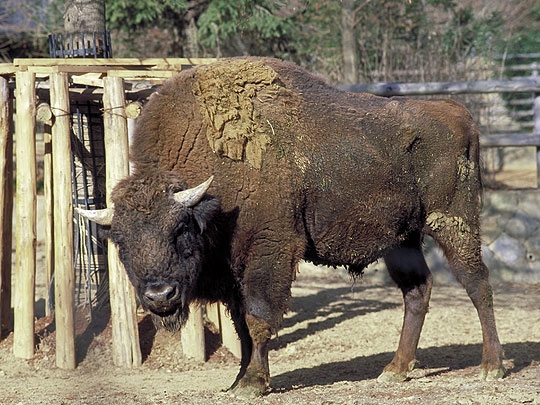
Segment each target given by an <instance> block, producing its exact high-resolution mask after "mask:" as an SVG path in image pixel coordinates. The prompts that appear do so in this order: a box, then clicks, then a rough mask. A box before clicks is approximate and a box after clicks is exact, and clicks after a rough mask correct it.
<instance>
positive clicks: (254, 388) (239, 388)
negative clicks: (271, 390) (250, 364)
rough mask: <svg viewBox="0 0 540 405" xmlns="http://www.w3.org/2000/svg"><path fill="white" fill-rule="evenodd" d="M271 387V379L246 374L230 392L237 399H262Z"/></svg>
mask: <svg viewBox="0 0 540 405" xmlns="http://www.w3.org/2000/svg"><path fill="white" fill-rule="evenodd" d="M269 385H270V384H269V379H268V378H266V377H265V376H261V375H249V374H246V375H245V376H244V377H242V378H241V379H240V380H238V381H236V382H235V383H234V384H233V386H232V387H231V388H229V391H228V392H229V394H230V395H232V396H233V397H236V398H242V399H254V398H259V397H261V396H262V395H263V394H264V393H265V392H266V390H267V389H268V387H269Z"/></svg>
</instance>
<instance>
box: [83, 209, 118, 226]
mask: <svg viewBox="0 0 540 405" xmlns="http://www.w3.org/2000/svg"><path fill="white" fill-rule="evenodd" d="M75 211H77V213H78V214H79V215H81V216H83V217H85V218H87V219H89V220H90V221H94V222H95V223H97V224H100V225H111V223H112V218H113V214H114V209H113V208H105V209H102V210H84V209H82V208H78V207H75Z"/></svg>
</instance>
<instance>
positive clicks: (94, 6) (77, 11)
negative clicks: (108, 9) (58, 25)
mask: <svg viewBox="0 0 540 405" xmlns="http://www.w3.org/2000/svg"><path fill="white" fill-rule="evenodd" d="M64 30H65V33H66V34H68V35H69V34H79V33H83V34H85V35H86V34H92V33H93V32H105V0H66V9H65V12H64Z"/></svg>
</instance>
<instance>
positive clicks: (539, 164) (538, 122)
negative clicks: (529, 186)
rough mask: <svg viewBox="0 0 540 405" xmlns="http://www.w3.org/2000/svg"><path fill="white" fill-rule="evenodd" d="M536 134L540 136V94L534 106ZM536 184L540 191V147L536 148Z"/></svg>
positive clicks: (535, 98)
mask: <svg viewBox="0 0 540 405" xmlns="http://www.w3.org/2000/svg"><path fill="white" fill-rule="evenodd" d="M533 119H534V129H533V131H534V134H535V135H540V93H535V95H534V104H533ZM536 182H537V185H538V188H539V189H540V147H538V146H537V147H536Z"/></svg>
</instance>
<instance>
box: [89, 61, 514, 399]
mask: <svg viewBox="0 0 540 405" xmlns="http://www.w3.org/2000/svg"><path fill="white" fill-rule="evenodd" d="M130 153H131V160H132V162H133V167H134V172H133V174H132V175H130V176H129V177H127V178H125V179H124V180H122V181H120V182H119V183H118V185H117V186H116V187H115V189H114V191H113V193H112V195H111V200H112V202H113V204H114V206H113V207H109V208H107V209H106V210H104V211H100V212H93V213H90V212H82V213H83V214H84V215H87V216H90V217H92V218H94V219H95V220H96V221H97V222H100V223H101V224H102V225H106V226H107V227H105V231H106V233H107V236H108V237H109V238H110V239H111V240H112V241H113V242H114V243H115V244H116V245H117V246H118V249H119V255H120V258H121V261H122V263H123V264H124V266H125V269H126V271H127V274H128V275H129V278H130V280H131V282H132V283H133V285H134V287H135V289H136V291H137V294H138V298H139V300H140V303H141V304H142V306H143V307H144V308H146V309H148V310H149V311H150V312H151V313H152V314H153V316H154V317H155V319H156V323H157V324H159V325H162V326H163V327H165V328H167V329H169V330H178V329H179V328H181V326H182V325H183V324H184V322H185V321H186V319H187V317H188V315H189V304H190V303H191V302H202V303H204V302H215V301H221V302H223V303H224V304H225V305H226V306H227V308H228V311H229V312H230V314H231V317H232V319H233V321H234V325H235V328H236V331H237V333H238V336H239V338H240V341H241V346H242V358H241V367H240V372H239V374H238V376H237V378H236V381H235V382H234V384H233V385H232V387H231V390H232V392H233V393H234V394H238V395H241V396H253V395H261V394H263V393H264V392H265V391H266V390H267V389H268V387H269V384H270V372H269V367H268V344H269V340H270V339H271V337H272V335H273V334H274V333H275V332H276V331H277V329H278V327H279V325H280V321H281V319H282V316H283V314H284V313H285V312H286V311H287V309H288V304H289V300H290V295H291V283H292V282H293V280H294V278H295V273H296V271H297V267H298V263H299V261H301V260H302V259H305V260H308V261H311V262H313V263H315V264H325V265H329V266H338V265H343V266H347V267H348V269H349V271H350V273H351V274H352V275H353V276H356V275H360V274H361V273H362V271H363V269H364V268H365V267H366V266H367V265H368V264H370V263H372V262H373V261H375V260H377V259H379V258H384V261H385V263H386V266H387V268H388V271H389V273H390V276H391V278H392V279H393V280H394V281H395V283H396V284H397V286H398V287H399V288H400V289H401V291H402V294H403V299H404V309H405V314H404V320H403V328H402V332H401V338H400V341H399V345H398V348H397V351H396V353H395V356H394V358H393V359H392V361H391V362H390V363H389V364H388V365H387V366H386V367H385V368H384V370H383V371H382V374H381V375H380V377H379V379H380V380H384V381H402V380H404V379H406V376H407V373H408V372H409V371H410V370H411V369H412V367H413V366H414V364H415V362H416V360H415V355H416V349H417V345H418V340H419V337H420V332H421V329H422V326H423V323H424V318H425V315H426V312H427V310H428V303H429V298H430V292H431V287H432V276H431V273H430V270H429V269H428V266H427V265H426V262H425V260H424V256H423V253H422V240H423V237H424V235H429V236H431V237H432V238H433V239H434V240H435V241H436V242H437V244H438V245H439V246H440V247H441V248H442V250H443V252H444V254H445V256H446V258H447V259H448V262H449V267H450V269H451V271H452V272H453V274H454V276H455V277H456V278H457V280H458V281H459V282H460V283H461V284H462V285H463V286H464V288H465V290H466V291H467V293H468V295H469V297H470V298H471V300H472V302H473V304H474V306H475V307H476V310H477V312H478V316H479V319H480V323H481V327H482V334H483V351H482V364H481V375H482V376H483V378H485V379H497V378H501V377H502V376H503V374H504V369H503V366H502V356H503V354H502V348H501V344H500V342H499V338H498V335H497V331H496V326H495V317H494V314H493V297H492V296H493V294H492V289H491V286H490V284H489V280H488V269H487V267H486V266H485V265H484V263H483V262H482V257H481V248H480V224H479V210H480V204H481V187H482V185H481V175H480V167H479V140H478V131H477V129H476V127H475V124H474V122H473V119H472V118H471V115H470V113H469V112H468V111H467V110H466V109H465V108H464V107H463V106H462V105H461V104H459V103H457V102H454V101H451V100H439V101H422V100H413V99H409V98H382V97H376V96H373V95H369V94H353V93H349V92H345V91H341V90H338V89H336V88H334V87H332V86H330V85H328V84H327V83H325V82H324V81H323V80H321V79H320V78H318V77H316V76H315V75H313V74H311V73H309V72H307V71H305V70H304V69H302V68H300V67H298V66H296V65H295V64H293V63H289V62H284V61H281V60H277V59H272V58H262V59H256V58H233V59H224V60H220V61H218V62H216V63H214V64H210V65H206V66H198V67H194V68H192V69H189V70H185V71H183V72H181V73H180V74H178V75H177V76H176V77H174V78H172V79H170V80H169V81H167V82H166V83H164V84H163V86H162V87H160V88H159V90H158V91H157V92H156V93H155V94H153V95H152V96H151V97H150V99H149V101H148V102H147V104H146V106H145V107H144V109H143V111H142V115H141V116H140V117H139V119H138V122H137V125H136V130H135V135H134V138H133V142H132V145H131V150H130ZM188 186H189V187H188ZM190 187H191V188H190ZM449 305H450V303H449ZM381 327H382V328H384V325H381Z"/></svg>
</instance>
